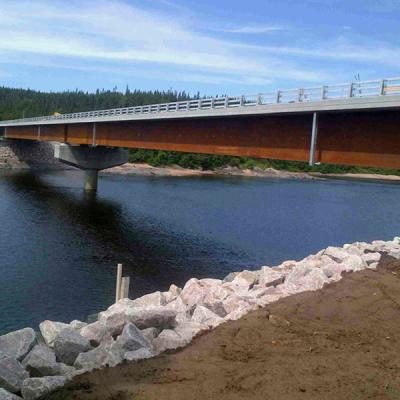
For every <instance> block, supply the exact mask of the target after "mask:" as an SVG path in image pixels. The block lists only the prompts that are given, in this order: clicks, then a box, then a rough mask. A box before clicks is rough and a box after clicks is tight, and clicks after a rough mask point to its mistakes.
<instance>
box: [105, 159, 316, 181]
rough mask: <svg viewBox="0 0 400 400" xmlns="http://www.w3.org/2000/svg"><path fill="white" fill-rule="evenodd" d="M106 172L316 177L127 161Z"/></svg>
mask: <svg viewBox="0 0 400 400" xmlns="http://www.w3.org/2000/svg"><path fill="white" fill-rule="evenodd" d="M102 173H104V174H117V175H137V176H174V177H187V176H244V177H265V178H297V179H316V178H315V177H313V176H311V175H310V174H307V173H302V172H289V171H279V170H276V169H273V168H267V169H261V168H254V169H240V168H238V167H222V168H217V169H215V170H200V169H189V168H182V167H179V166H177V165H175V166H169V167H153V166H151V165H149V164H146V163H126V164H124V165H121V166H119V167H114V168H110V169H106V170H104V171H102Z"/></svg>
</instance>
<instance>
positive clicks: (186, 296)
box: [179, 278, 210, 308]
mask: <svg viewBox="0 0 400 400" xmlns="http://www.w3.org/2000/svg"><path fill="white" fill-rule="evenodd" d="M209 288H210V285H209V284H207V283H205V282H200V281H199V280H198V279H196V278H192V279H190V280H188V281H187V282H186V284H185V286H184V287H183V289H182V292H181V294H180V295H179V298H180V299H181V300H182V302H183V303H184V304H185V305H186V306H187V307H188V308H191V307H193V306H195V305H197V304H202V303H203V299H204V297H205V296H206V295H207V294H208V291H209Z"/></svg>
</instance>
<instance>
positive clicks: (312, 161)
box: [309, 112, 318, 167]
mask: <svg viewBox="0 0 400 400" xmlns="http://www.w3.org/2000/svg"><path fill="white" fill-rule="evenodd" d="M317 135H318V114H317V113H316V112H314V114H313V122H312V132H311V145H310V159H309V165H310V166H311V167H312V166H314V165H315V148H316V144H317Z"/></svg>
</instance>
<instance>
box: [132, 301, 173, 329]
mask: <svg viewBox="0 0 400 400" xmlns="http://www.w3.org/2000/svg"><path fill="white" fill-rule="evenodd" d="M176 314H177V313H176V311H175V310H173V309H171V308H169V307H162V306H161V307H150V308H143V309H142V308H131V309H129V310H128V311H127V314H126V317H127V321H129V322H132V323H133V324H135V325H136V326H137V327H138V328H139V329H146V328H151V327H155V328H159V329H166V328H169V327H173V326H174V324H175V317H176Z"/></svg>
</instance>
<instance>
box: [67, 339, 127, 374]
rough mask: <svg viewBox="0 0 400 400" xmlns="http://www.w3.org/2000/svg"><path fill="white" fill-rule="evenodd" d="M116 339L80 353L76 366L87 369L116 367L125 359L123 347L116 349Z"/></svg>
mask: <svg viewBox="0 0 400 400" xmlns="http://www.w3.org/2000/svg"><path fill="white" fill-rule="evenodd" d="M113 344H114V341H113V340H112V341H110V342H109V343H107V344H105V345H102V346H99V347H97V348H95V349H93V350H90V351H87V352H86V353H80V354H79V355H78V357H77V358H76V360H75V363H74V366H75V367H76V368H78V369H82V370H85V371H92V370H93V369H98V368H102V367H105V366H109V367H115V366H116V365H117V364H119V363H121V362H122V360H123V357H122V352H121V349H116V348H115V347H114V346H113Z"/></svg>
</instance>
